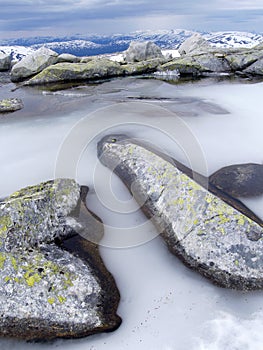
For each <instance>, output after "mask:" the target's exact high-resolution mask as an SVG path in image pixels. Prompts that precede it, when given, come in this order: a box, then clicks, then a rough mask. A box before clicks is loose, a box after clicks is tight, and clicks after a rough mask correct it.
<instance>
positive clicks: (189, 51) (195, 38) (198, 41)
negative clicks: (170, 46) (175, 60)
mask: <svg viewBox="0 0 263 350" xmlns="http://www.w3.org/2000/svg"><path fill="white" fill-rule="evenodd" d="M211 48H212V46H211V45H210V44H209V42H208V41H206V40H205V39H204V38H203V37H202V35H200V34H199V33H195V34H193V35H192V36H191V37H190V38H188V39H186V40H185V41H184V42H183V43H182V44H181V45H180V46H179V48H178V51H179V53H180V55H193V54H197V53H202V52H203V53H204V52H207V51H209V50H210V49H211Z"/></svg>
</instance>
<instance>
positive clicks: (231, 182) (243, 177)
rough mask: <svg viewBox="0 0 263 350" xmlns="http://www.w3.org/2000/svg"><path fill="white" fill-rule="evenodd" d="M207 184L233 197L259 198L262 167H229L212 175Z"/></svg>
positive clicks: (262, 184)
mask: <svg viewBox="0 0 263 350" xmlns="http://www.w3.org/2000/svg"><path fill="white" fill-rule="evenodd" d="M209 182H210V183H211V184H213V185H214V186H216V187H217V188H219V189H220V190H222V191H224V192H226V193H228V194H229V195H231V196H233V197H252V196H259V195H262V194H263V165H262V164H253V163H248V164H235V165H230V166H227V167H224V168H221V169H219V170H218V171H216V172H215V173H214V174H212V175H211V176H210V177H209Z"/></svg>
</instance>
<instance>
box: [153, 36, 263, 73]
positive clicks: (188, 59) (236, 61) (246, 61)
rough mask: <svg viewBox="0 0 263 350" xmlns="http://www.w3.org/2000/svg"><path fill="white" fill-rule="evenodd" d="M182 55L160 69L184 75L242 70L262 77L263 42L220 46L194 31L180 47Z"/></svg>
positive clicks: (240, 71)
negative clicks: (211, 43)
mask: <svg viewBox="0 0 263 350" xmlns="http://www.w3.org/2000/svg"><path fill="white" fill-rule="evenodd" d="M179 53H180V54H181V57H179V58H174V59H173V60H172V61H170V62H168V63H165V64H164V65H162V66H161V67H160V68H159V69H160V70H161V71H166V70H173V69H176V70H177V71H178V72H179V73H180V74H181V75H194V76H202V75H207V74H222V73H223V74H235V73H238V74H240V73H242V74H244V75H250V76H257V75H259V76H262V75H263V69H262V62H263V45H262V44H259V45H257V46H255V47H254V48H250V49H244V48H239V49H238V48H237V49H235V48H234V49H233V48H229V49H227V48H217V47H213V46H212V45H210V44H209V43H208V42H207V41H206V40H205V39H204V38H202V36H201V35H200V34H194V35H193V36H192V37H191V38H189V39H187V40H186V41H185V42H184V43H183V44H182V45H181V46H180V47H179Z"/></svg>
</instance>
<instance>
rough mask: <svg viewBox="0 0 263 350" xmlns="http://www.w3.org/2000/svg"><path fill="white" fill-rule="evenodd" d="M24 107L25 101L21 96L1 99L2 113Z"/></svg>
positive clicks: (0, 107) (0, 111)
mask: <svg viewBox="0 0 263 350" xmlns="http://www.w3.org/2000/svg"><path fill="white" fill-rule="evenodd" d="M23 107H24V105H23V102H22V100H21V99H19V98H6V99H3V100H0V113H9V112H15V111H17V110H19V109H22V108H23Z"/></svg>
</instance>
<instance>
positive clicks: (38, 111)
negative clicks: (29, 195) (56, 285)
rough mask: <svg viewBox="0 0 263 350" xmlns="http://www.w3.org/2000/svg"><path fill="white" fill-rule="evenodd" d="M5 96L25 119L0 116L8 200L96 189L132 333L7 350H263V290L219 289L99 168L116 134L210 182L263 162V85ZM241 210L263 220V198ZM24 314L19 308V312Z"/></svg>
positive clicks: (151, 85)
mask: <svg viewBox="0 0 263 350" xmlns="http://www.w3.org/2000/svg"><path fill="white" fill-rule="evenodd" d="M3 77H5V79H2V80H1V81H2V82H3V83H2V85H1V86H0V92H1V98H5V97H18V98H22V99H23V102H24V109H22V110H21V111H18V112H15V113H13V114H5V115H2V116H1V117H0V149H1V153H0V160H1V172H0V197H4V196H6V195H8V194H10V193H11V192H13V191H15V190H17V189H19V188H21V187H24V186H27V185H30V184H35V183H38V182H40V181H43V180H48V179H52V178H54V177H74V178H76V180H77V181H78V182H79V183H80V184H85V185H88V186H89V188H90V192H89V195H88V200H87V204H88V207H89V208H90V209H91V210H93V212H95V213H96V214H97V215H98V216H99V217H100V218H101V219H102V220H103V222H104V224H105V236H104V238H103V240H102V242H101V247H100V251H101V255H102V257H103V259H104V261H105V264H106V266H107V267H108V269H109V270H110V271H111V273H112V274H113V275H114V277H115V279H116V282H117V285H118V287H119V290H120V293H121V302H120V306H119V311H118V313H119V315H120V316H121V317H122V319H123V323H122V325H121V327H120V328H119V329H118V330H117V331H115V332H113V333H109V334H100V335H95V336H91V337H88V338H85V339H82V340H74V341H73V340H68V341H62V340H59V341H56V342H54V343H49V344H41V343H38V344H32V343H24V342H17V341H13V340H0V347H1V348H3V349H6V350H11V349H12V350H13V349H16V350H18V349H19V350H31V349H32V350H35V349H37V350H40V349H41V350H47V349H49V350H53V349H58V350H62V349H63V350H73V349H74V350H82V349H83V350H84V349H85V350H106V349H107V350H113V349H114V350H122V349H130V350H134V349H136V350H137V349H139V350H140V349H151V350H186V349H187V350H188V349H191V350H234V349H238V350H243V349H244V350H262V344H263V292H260V291H257V292H250V293H245V292H237V291H231V290H225V289H222V288H219V287H215V286H214V285H212V284H211V283H210V282H209V281H207V280H206V279H204V278H203V277H201V276H199V275H198V274H197V273H195V272H193V271H191V270H189V269H188V268H187V267H185V266H184V265H183V264H182V263H181V262H180V261H179V260H178V259H177V258H176V257H175V256H173V255H171V254H170V253H169V252H168V250H167V248H166V246H165V244H164V243H163V241H162V240H161V238H160V237H159V236H158V234H157V232H156V231H155V228H154V227H153V226H152V225H151V223H150V222H149V221H148V220H147V219H146V218H145V217H144V215H143V214H142V213H141V212H140V210H139V207H138V206H137V204H136V203H135V202H134V200H133V198H131V195H130V194H129V192H128V190H127V189H126V188H125V186H124V185H123V184H122V183H121V181H120V180H119V179H118V178H117V177H116V176H115V175H112V174H111V172H110V171H109V170H108V169H106V168H104V167H103V166H102V165H101V164H100V163H99V162H98V160H97V151H96V145H97V142H98V141H99V140H100V139H101V138H102V137H103V136H105V135H107V134H111V133H115V134H116V133H124V134H127V135H128V136H130V137H135V138H138V139H140V140H143V141H147V142H150V143H152V145H153V146H155V147H157V148H158V149H160V150H161V151H162V152H164V153H167V154H169V155H170V156H172V157H173V158H175V159H177V160H179V161H181V162H183V163H185V164H186V165H187V166H189V167H192V168H193V169H194V170H196V171H198V172H200V173H202V174H203V175H206V176H209V175H210V174H212V173H213V172H215V171H216V170H218V169H219V168H221V167H224V166H227V165H231V164H240V163H260V164H261V163H262V162H263V153H262V149H263V137H262V130H263V114H262V111H263V100H262V93H263V82H251V81H246V80H226V79H215V78H206V79H203V80H199V81H188V82H187V81H186V82H184V83H179V82H178V81H163V80H159V79H154V78H150V77H141V78H135V77H127V78H119V79H113V80H111V81H104V82H100V83H93V84H86V85H85V84H82V85H81V84H80V85H76V86H72V85H71V86H67V88H66V89H61V87H59V86H57V87H56V86H53V87H52V89H47V88H41V89H40V88H39V89H36V88H29V87H27V88H26V87H24V88H19V89H17V90H15V91H12V90H13V89H14V88H15V86H14V85H13V84H12V83H10V82H9V81H8V77H6V76H3ZM241 200H242V201H243V202H244V203H245V204H246V205H247V206H248V207H249V208H250V209H251V210H253V211H254V212H255V213H256V214H257V215H258V216H259V217H261V219H263V196H258V197H254V198H246V199H242V198H241ZM18 313H19V310H18Z"/></svg>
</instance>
